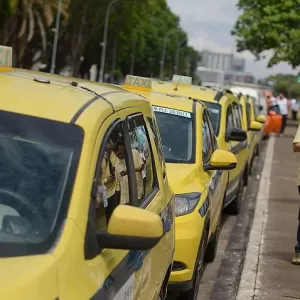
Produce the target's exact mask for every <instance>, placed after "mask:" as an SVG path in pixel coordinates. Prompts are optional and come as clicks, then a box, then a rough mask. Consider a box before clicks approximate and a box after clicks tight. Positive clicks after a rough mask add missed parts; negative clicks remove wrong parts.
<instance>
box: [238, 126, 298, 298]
mask: <svg viewBox="0 0 300 300" xmlns="http://www.w3.org/2000/svg"><path fill="white" fill-rule="evenodd" d="M296 129H297V127H296V124H295V123H294V124H290V125H289V127H288V128H287V130H286V135H285V136H284V137H282V138H279V137H271V138H270V140H269V142H268V143H269V144H268V148H267V153H266V159H265V165H264V171H263V173H262V176H261V178H260V189H259V193H258V196H257V205H256V210H255V216H254V220H253V226H252V229H251V233H250V240H249V244H248V248H247V254H246V259H245V263H244V269H243V273H242V277H241V282H240V286H239V292H238V296H237V298H236V300H282V299H300V266H294V265H292V263H291V259H292V257H293V254H294V246H295V243H296V229H297V224H298V223H297V222H298V221H297V218H298V210H299V205H300V196H299V195H298V192H297V187H296V179H297V174H298V167H299V165H300V154H295V153H293V151H292V143H293V138H294V135H295V132H296Z"/></svg>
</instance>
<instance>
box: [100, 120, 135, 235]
mask: <svg viewBox="0 0 300 300" xmlns="http://www.w3.org/2000/svg"><path fill="white" fill-rule="evenodd" d="M124 135H125V132H124V129H123V126H122V122H119V123H118V124H116V125H112V127H111V128H110V129H109V131H108V133H107V134H106V137H105V139H104V141H103V144H102V145H101V149H100V159H99V163H100V170H99V169H98V170H97V171H96V174H95V180H94V181H95V182H96V183H97V193H96V199H95V200H96V203H95V207H96V218H97V227H98V228H99V229H101V230H106V229H107V224H108V221H109V219H110V217H111V215H112V213H113V211H114V209H115V208H116V207H117V206H118V205H120V204H132V199H131V196H130V195H131V194H130V184H129V179H128V176H127V170H128V168H129V159H128V155H129V153H128V151H127V147H126V146H125V139H124ZM98 171H99V174H97V172H98Z"/></svg>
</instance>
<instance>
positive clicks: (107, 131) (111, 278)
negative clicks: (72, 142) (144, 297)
mask: <svg viewBox="0 0 300 300" xmlns="http://www.w3.org/2000/svg"><path fill="white" fill-rule="evenodd" d="M135 112H136V110H135V109H129V108H128V109H124V110H121V111H119V112H116V113H114V114H113V115H111V116H110V117H109V118H107V119H106V120H105V121H104V123H103V124H102V125H101V127H100V128H99V131H98V134H97V139H96V142H95V150H94V151H95V153H94V156H97V157H98V160H97V164H96V165H92V166H91V167H90V169H91V172H92V173H93V174H94V175H93V188H92V191H91V195H92V199H91V204H90V211H89V219H88V225H87V231H86V234H85V248H84V252H85V253H84V255H85V260H84V264H83V272H84V273H86V275H87V276H86V277H85V278H84V279H83V282H82V284H83V285H86V286H90V287H91V288H93V289H94V292H93V295H89V297H85V299H107V300H112V299H131V300H137V299H139V294H140V288H141V282H142V278H143V259H144V256H145V255H147V254H148V252H147V251H144V252H141V251H127V250H114V249H99V250H100V251H97V241H95V240H94V239H93V237H91V236H90V229H91V228H92V227H94V228H95V229H96V230H97V231H99V230H101V231H106V230H107V224H108V222H107V220H108V213H107V212H108V211H113V208H114V207H116V206H117V205H120V204H125V205H134V206H137V205H138V199H137V198H138V197H137V195H138V194H137V181H136V179H135V178H132V177H130V176H129V178H128V176H127V175H124V174H123V173H122V171H124V172H125V173H126V172H128V170H129V168H131V169H134V168H135V166H134V157H133V152H132V149H131V142H130V135H129V133H128V130H127V128H126V117H127V116H128V115H131V114H133V113H135ZM99 141H101V143H100V142H99ZM109 144H110V145H111V147H108V145H109ZM109 148H110V149H109ZM108 149H109V153H110V157H109V160H110V161H111V163H112V164H110V163H109V161H108V160H107V156H108V154H107V152H108ZM121 152H122V153H123V154H122V155H123V158H121V156H120V157H117V156H118V155H121V154H120V153H121ZM112 157H114V159H112ZM105 170H106V171H105ZM110 175H114V179H115V182H116V186H115V195H116V197H115V199H114V200H113V207H111V202H110V201H111V199H112V196H111V187H110V186H109V185H108V184H107V180H106V178H108V177H109V176H110ZM123 175H124V176H123ZM108 208H109V210H108Z"/></svg>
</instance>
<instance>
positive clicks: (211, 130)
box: [204, 109, 218, 151]
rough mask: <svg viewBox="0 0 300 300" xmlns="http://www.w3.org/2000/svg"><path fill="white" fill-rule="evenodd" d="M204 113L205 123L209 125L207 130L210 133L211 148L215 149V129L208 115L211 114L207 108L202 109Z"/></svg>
mask: <svg viewBox="0 0 300 300" xmlns="http://www.w3.org/2000/svg"><path fill="white" fill-rule="evenodd" d="M204 114H205V115H206V120H207V123H208V126H209V131H210V134H211V141H212V148H213V149H212V151H215V150H216V149H217V148H218V142H217V139H216V134H215V130H214V127H213V124H212V121H211V117H210V116H211V115H210V113H209V110H208V109H204Z"/></svg>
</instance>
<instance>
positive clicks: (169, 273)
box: [157, 269, 171, 300]
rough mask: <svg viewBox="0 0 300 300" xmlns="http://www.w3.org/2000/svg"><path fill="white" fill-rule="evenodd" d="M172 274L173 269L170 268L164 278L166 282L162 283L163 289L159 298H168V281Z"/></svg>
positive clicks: (163, 299)
mask: <svg viewBox="0 0 300 300" xmlns="http://www.w3.org/2000/svg"><path fill="white" fill-rule="evenodd" d="M170 275H171V269H169V271H168V272H167V274H166V277H165V279H164V282H163V284H162V287H161V290H160V292H159V296H158V299H157V300H165V299H166V298H167V294H168V282H169V279H170Z"/></svg>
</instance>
